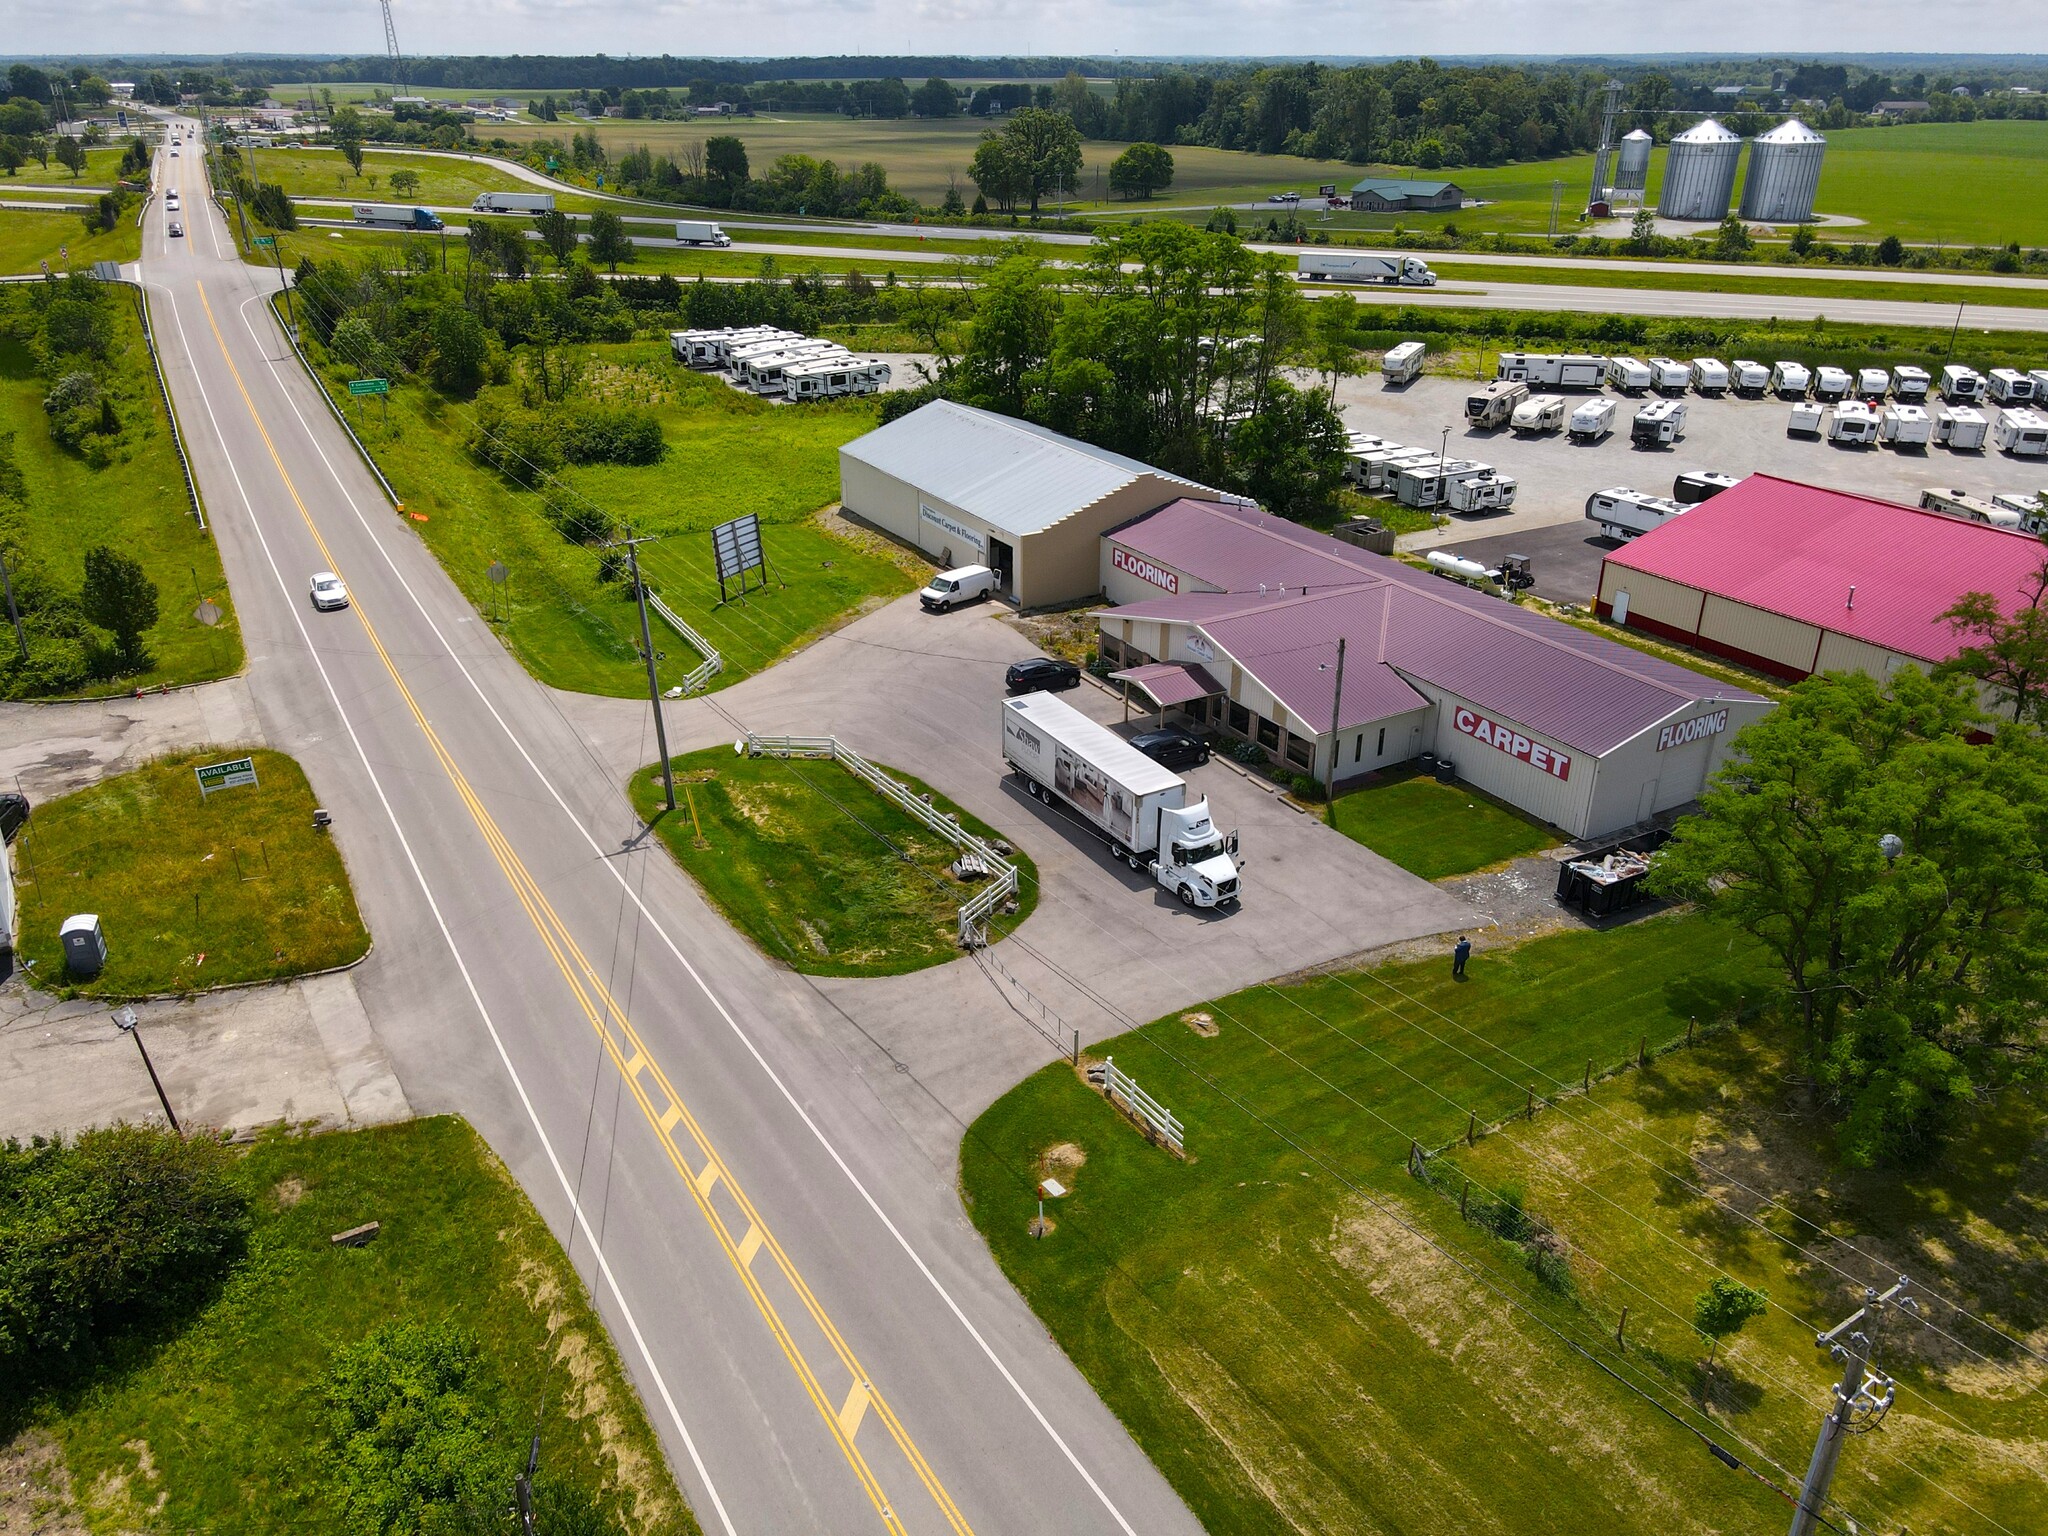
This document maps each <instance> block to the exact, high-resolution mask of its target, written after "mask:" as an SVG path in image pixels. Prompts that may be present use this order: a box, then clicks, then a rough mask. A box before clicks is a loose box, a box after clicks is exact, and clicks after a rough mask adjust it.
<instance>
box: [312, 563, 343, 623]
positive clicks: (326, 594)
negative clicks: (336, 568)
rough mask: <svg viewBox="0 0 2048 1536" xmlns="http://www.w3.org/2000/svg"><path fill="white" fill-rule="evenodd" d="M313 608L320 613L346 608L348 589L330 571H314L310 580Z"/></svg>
mask: <svg viewBox="0 0 2048 1536" xmlns="http://www.w3.org/2000/svg"><path fill="white" fill-rule="evenodd" d="M311 585H312V591H313V606H314V607H315V608H318V609H319V610H320V611H321V612H322V613H326V612H327V611H329V610H330V609H334V608H346V607H347V606H348V588H347V587H345V586H343V585H342V584H341V578H340V577H339V576H337V575H335V574H334V572H332V571H315V572H314V573H313V580H312V583H311Z"/></svg>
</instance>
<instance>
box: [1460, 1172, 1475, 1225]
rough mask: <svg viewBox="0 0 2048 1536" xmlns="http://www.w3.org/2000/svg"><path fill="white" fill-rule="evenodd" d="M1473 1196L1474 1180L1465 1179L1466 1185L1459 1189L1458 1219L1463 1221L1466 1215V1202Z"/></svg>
mask: <svg viewBox="0 0 2048 1536" xmlns="http://www.w3.org/2000/svg"><path fill="white" fill-rule="evenodd" d="M1471 1198H1472V1181H1471V1180H1470V1179H1467V1180H1466V1181H1465V1187H1464V1188H1463V1189H1461V1190H1459V1191H1458V1219H1459V1220H1461V1221H1462V1220H1463V1219H1464V1217H1465V1202H1466V1201H1468V1200H1470V1199H1471Z"/></svg>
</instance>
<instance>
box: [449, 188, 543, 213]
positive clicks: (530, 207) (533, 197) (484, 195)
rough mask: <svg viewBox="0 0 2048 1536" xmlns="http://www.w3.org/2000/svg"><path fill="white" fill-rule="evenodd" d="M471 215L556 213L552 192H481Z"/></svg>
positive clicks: (472, 204)
mask: <svg viewBox="0 0 2048 1536" xmlns="http://www.w3.org/2000/svg"><path fill="white" fill-rule="evenodd" d="M469 211H470V212H471V213H531V214H535V215H539V214H543V213H553V212H554V211H555V194H554V193H552V192H479V193H478V194H477V197H476V201H475V202H473V203H471V204H470V205H469Z"/></svg>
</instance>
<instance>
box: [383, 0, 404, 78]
mask: <svg viewBox="0 0 2048 1536" xmlns="http://www.w3.org/2000/svg"><path fill="white" fill-rule="evenodd" d="M379 3H380V4H381V5H382V6H383V7H384V51H385V52H386V53H388V54H390V55H391V98H392V100H394V101H396V100H397V99H398V98H399V97H400V96H403V95H404V94H405V57H404V55H403V54H401V53H400V52H399V51H398V28H397V26H396V25H395V24H394V23H393V22H392V20H391V0H379Z"/></svg>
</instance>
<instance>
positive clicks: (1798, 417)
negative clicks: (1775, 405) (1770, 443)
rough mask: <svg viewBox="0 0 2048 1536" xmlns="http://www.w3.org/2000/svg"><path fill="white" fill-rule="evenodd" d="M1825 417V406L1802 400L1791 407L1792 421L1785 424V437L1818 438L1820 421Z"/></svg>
mask: <svg viewBox="0 0 2048 1536" xmlns="http://www.w3.org/2000/svg"><path fill="white" fill-rule="evenodd" d="M1826 415H1827V408H1826V407H1825V406H1821V405H1817V404H1815V403H1814V402H1813V401H1811V400H1802V401H1800V402H1799V403H1798V404H1797V405H1795V406H1793V407H1792V419H1791V420H1790V421H1788V422H1786V423H1785V435H1786V436H1787V437H1819V436H1820V429H1821V419H1822V418H1823V417H1824V416H1826Z"/></svg>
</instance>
